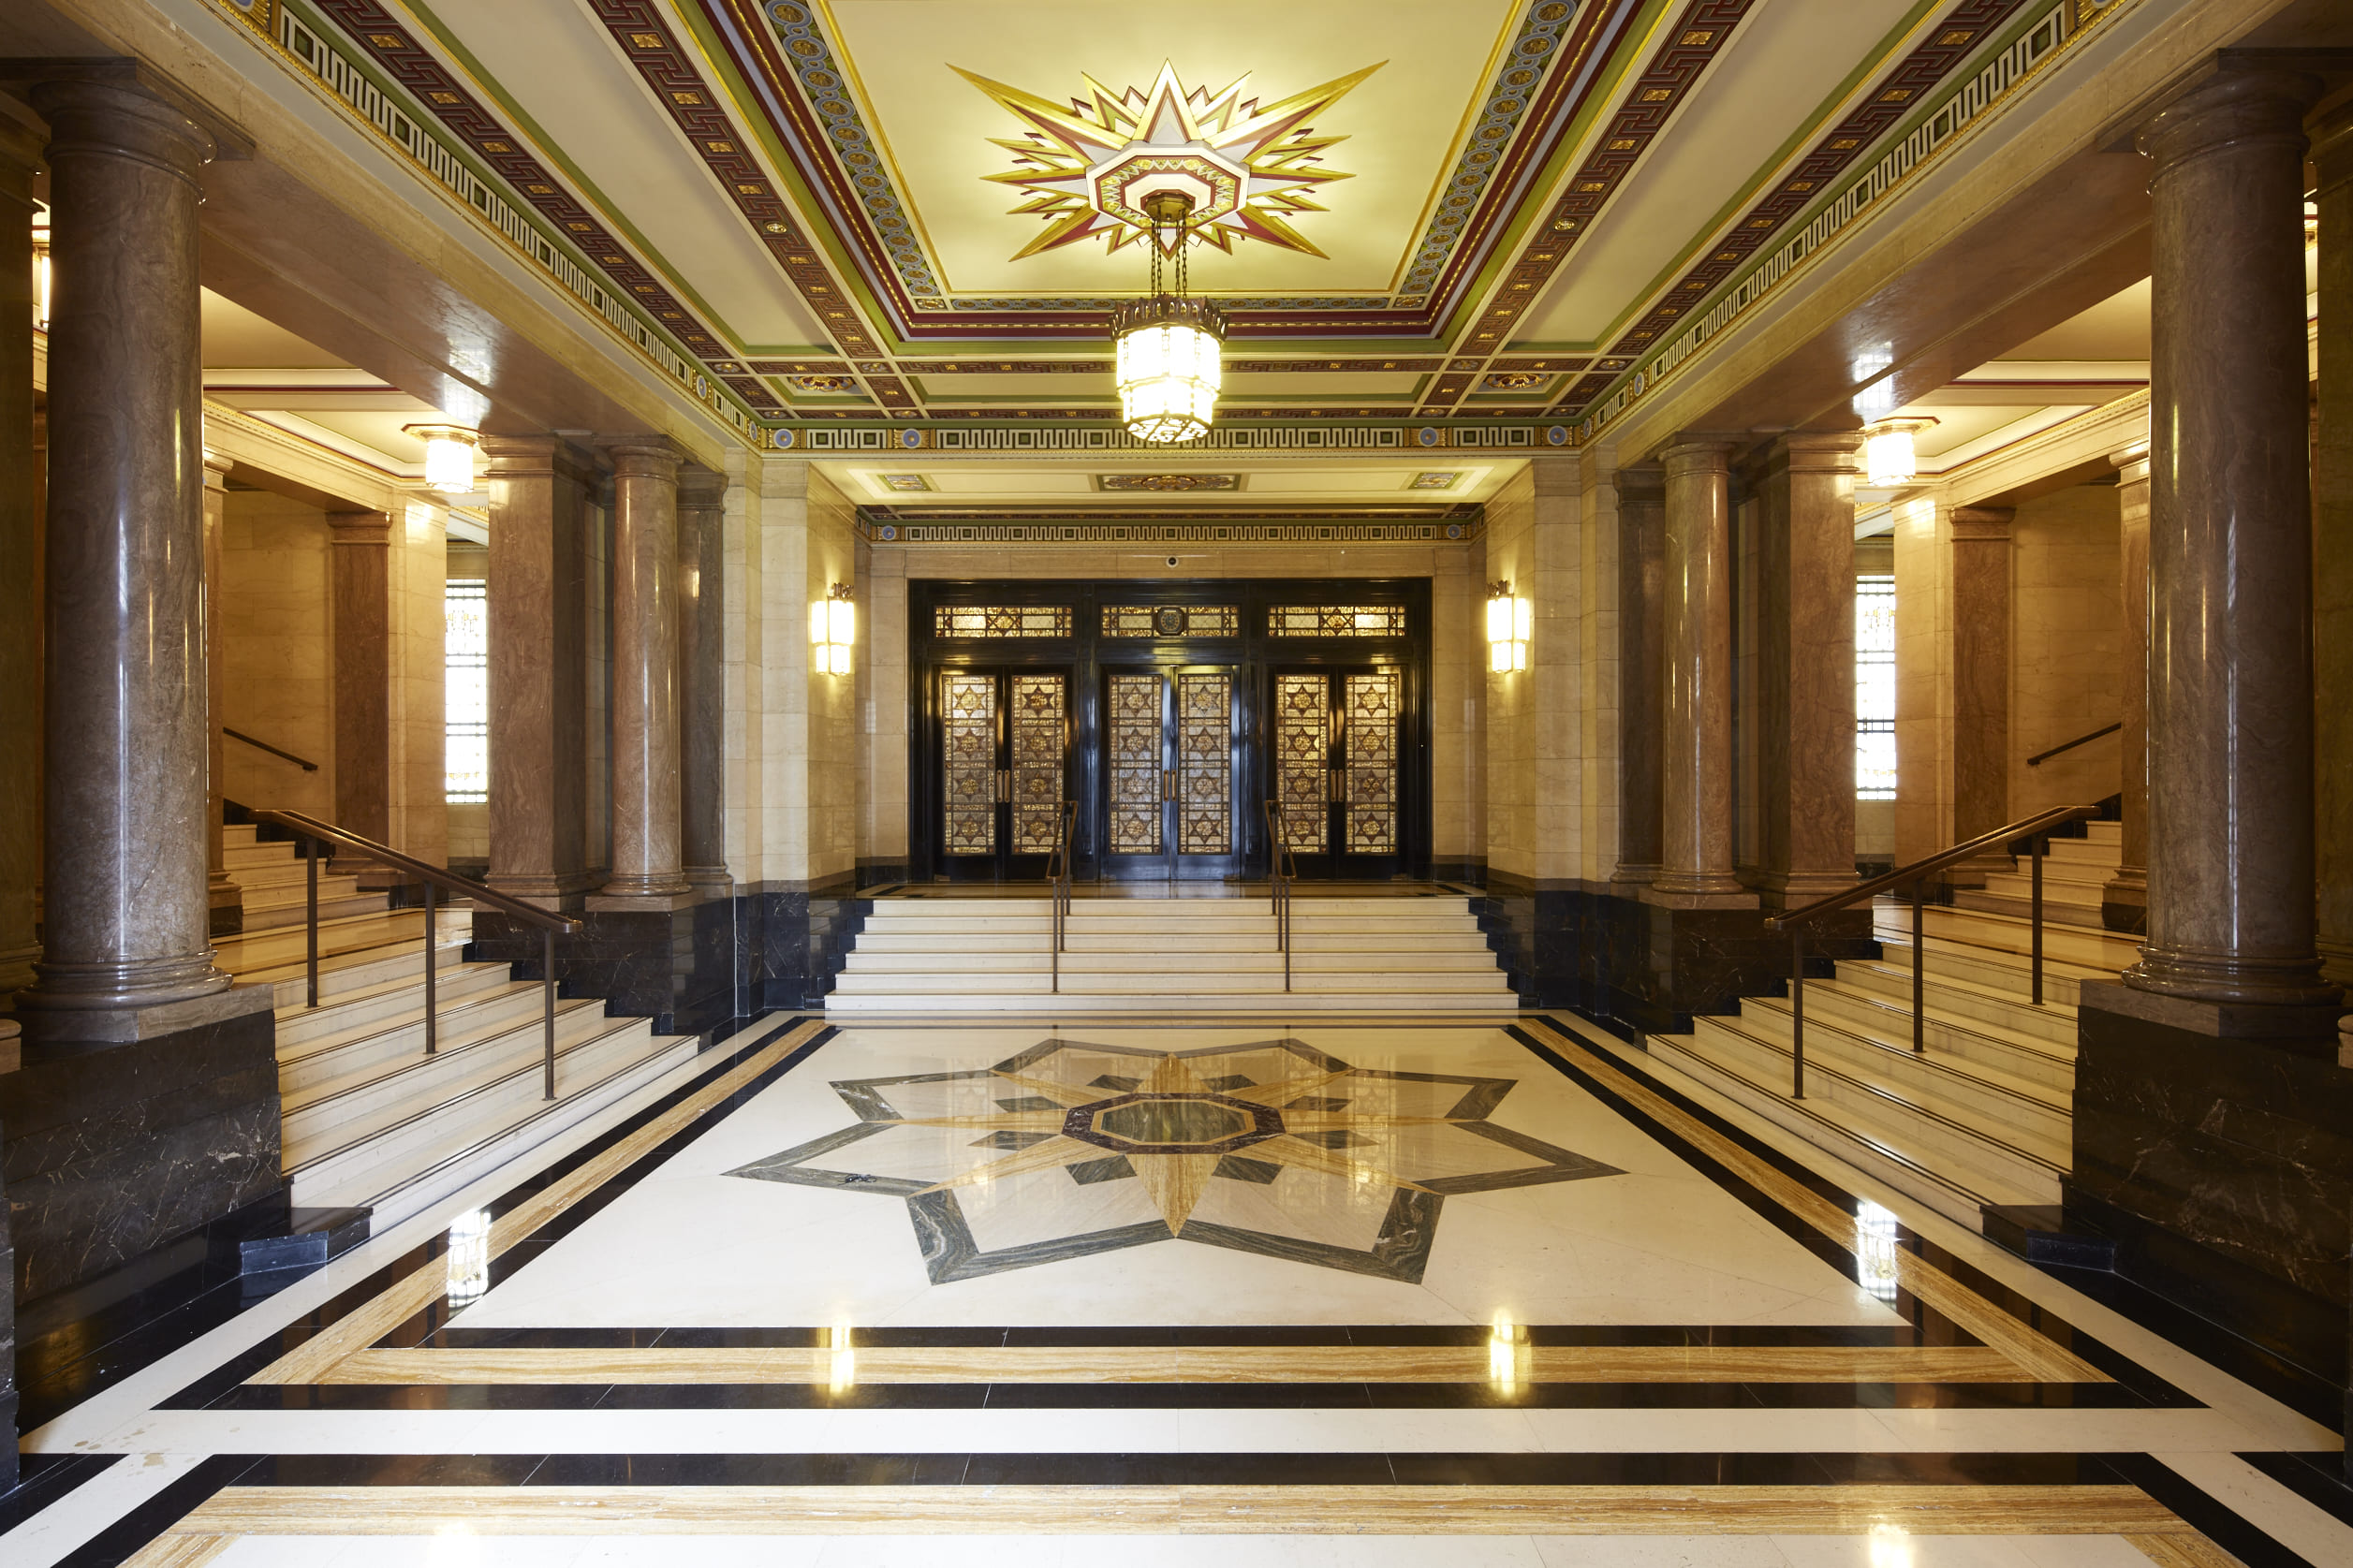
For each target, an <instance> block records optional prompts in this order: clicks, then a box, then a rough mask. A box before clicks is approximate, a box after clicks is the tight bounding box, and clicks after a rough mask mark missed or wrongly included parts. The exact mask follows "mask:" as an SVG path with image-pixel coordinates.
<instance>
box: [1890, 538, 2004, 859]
mask: <svg viewBox="0 0 2353 1568" xmlns="http://www.w3.org/2000/svg"><path fill="white" fill-rule="evenodd" d="M2016 512H2017V508H2015V507H2011V506H1956V507H1954V508H1953V511H1952V842H1953V843H1961V842H1962V841H1963V840H1964V839H1973V838H1975V837H1977V836H1978V834H1979V833H1990V832H1992V831H1993V829H1994V828H1999V827H2001V826H2002V825H2003V824H2004V823H2006V822H2007V821H2009V820H2010V814H2009V803H2010V784H2009V770H2010V520H2011V519H2012V518H2013V517H2014V516H2015V515H2016ZM1897 613H1898V614H1901V613H1902V608H1901V603H1900V601H1899V606H1898V610H1897ZM2010 864H2011V859H2010V857H2009V856H2007V855H2004V854H2001V853H1999V852H1998V851H1997V852H1995V853H1993V854H1988V855H1983V856H1979V857H1978V858H1977V859H1975V860H1967V861H1963V862H1962V863H1961V864H1960V865H1957V866H1955V867H1953V869H1952V872H1951V876H1952V879H1953V881H1955V882H1957V883H1961V884H1963V885H1967V884H1969V883H1971V882H1973V881H1974V882H1976V883H1978V885H1980V886H1981V885H1982V882H1983V878H1984V875H1985V873H1986V872H1995V871H2002V872H2006V871H2008V870H2009V869H2010Z"/></svg>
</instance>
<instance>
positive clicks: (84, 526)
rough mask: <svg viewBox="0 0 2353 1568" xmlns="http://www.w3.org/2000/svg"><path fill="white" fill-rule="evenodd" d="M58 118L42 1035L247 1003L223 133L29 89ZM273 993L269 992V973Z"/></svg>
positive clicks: (157, 103)
mask: <svg viewBox="0 0 2353 1568" xmlns="http://www.w3.org/2000/svg"><path fill="white" fill-rule="evenodd" d="M32 97H33V103H34V106H35V108H36V109H37V110H39V112H40V113H41V114H42V116H43V117H44V118H46V119H47V120H48V121H49V123H50V126H51V139H50V144H49V164H50V176H51V184H50V190H51V210H52V212H53V214H54V216H53V220H52V231H53V236H54V238H53V241H52V245H51V256H52V257H53V259H54V263H55V268H56V274H55V284H54V286H53V290H52V295H51V298H52V301H53V303H52V315H51V326H50V360H49V365H50V383H49V429H50V447H51V457H52V460H53V462H52V466H51V482H50V490H49V518H48V544H47V585H46V586H47V598H46V603H45V615H46V626H47V636H46V638H45V646H46V649H47V668H46V671H45V675H46V681H47V695H46V705H45V728H46V741H47V745H46V756H45V771H46V775H47V776H46V779H45V780H44V788H43V799H44V809H43V819H44V822H45V824H46V828H47V830H46V841H47V842H46V843H45V844H44V846H43V872H44V874H43V878H42V881H43V890H44V898H45V904H44V910H43V930H44V934H45V937H46V945H45V950H44V952H43V954H42V958H41V961H40V963H39V964H38V965H37V970H36V975H37V978H36V979H35V981H34V984H33V986H32V988H31V989H28V990H26V991H23V992H22V993H21V994H20V995H19V997H18V999H17V1005H18V1009H19V1012H20V1015H21V1016H22V1018H24V1020H25V1026H26V1027H25V1032H26V1035H27V1037H28V1038H44V1039H51V1040H61V1041H78V1042H91V1043H99V1042H116V1041H124V1040H135V1039H140V1038H143V1037H146V1036H148V1035H152V1034H157V1033H167V1032H170V1031H174V1030H178V1029H183V1028H187V1027H192V1026H194V1025H197V1024H199V1023H204V1022H208V1021H211V1020H212V1019H213V1018H221V1017H226V1016H228V1015H229V1014H232V1013H239V1012H243V1011H244V1010H245V1008H244V1007H243V1005H240V1004H242V1003H243V1002H244V1001H246V1000H249V999H248V998H245V997H238V998H235V999H231V998H228V997H225V996H223V994H222V993H223V992H225V991H227V989H228V984H229V978H228V975H224V974H223V973H221V972H220V971H219V970H218V969H216V968H214V967H213V950H212V945H211V940H210V935H209V931H208V925H209V919H208V913H207V911H208V901H207V898H206V891H205V888H206V875H205V852H204V846H205V828H204V821H205V814H206V808H207V805H208V803H209V797H210V791H209V784H208V781H207V778H206V773H207V766H206V763H207V754H208V752H209V749H210V748H209V745H208V743H207V739H206V731H207V729H208V727H209V725H210V718H211V715H210V714H209V713H208V711H207V694H206V686H207V680H208V677H207V673H206V669H205V631H204V469H203V450H204V432H203V422H202V417H201V397H202V388H201V385H200V374H199V372H200V365H199V342H198V338H199V332H198V305H197V299H198V282H197V221H196V214H197V202H198V198H199V186H198V183H197V176H198V171H199V169H202V167H203V166H204V164H205V162H206V161H207V160H208V159H209V158H210V157H211V156H212V154H213V151H214V145H213V137H212V136H211V135H210V134H209V133H208V132H207V131H206V130H205V129H203V128H202V127H199V125H196V124H195V123H194V122H193V121H192V120H191V119H190V118H189V116H188V114H187V113H185V112H183V111H182V110H180V109H178V108H176V107H173V106H172V105H169V104H167V103H166V102H164V101H163V100H162V99H161V98H159V97H157V96H155V95H153V94H151V93H149V92H147V91H146V90H144V89H143V88H141V87H140V86H139V85H137V84H135V83H134V82H133V81H128V80H122V79H117V80H106V81H101V80H50V81H41V82H39V83H38V84H37V85H36V86H35V87H34V88H33V90H32ZM259 994H260V996H261V997H262V999H263V1000H264V1004H266V1000H267V996H268V992H267V991H266V989H264V990H262V991H260V993H259Z"/></svg>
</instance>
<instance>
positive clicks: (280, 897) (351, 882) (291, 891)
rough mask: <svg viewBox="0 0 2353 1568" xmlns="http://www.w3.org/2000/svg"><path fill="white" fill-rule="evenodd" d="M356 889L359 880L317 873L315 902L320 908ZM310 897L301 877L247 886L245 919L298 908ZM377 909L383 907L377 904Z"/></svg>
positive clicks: (308, 888)
mask: <svg viewBox="0 0 2353 1568" xmlns="http://www.w3.org/2000/svg"><path fill="white" fill-rule="evenodd" d="M359 890H360V879H359V878H358V877H356V876H350V875H345V876H336V875H334V874H332V873H331V872H319V875H318V902H319V907H320V908H322V909H324V908H325V907H326V906H327V905H328V904H329V903H330V902H331V901H334V900H337V899H347V898H350V897H351V896H352V895H353V894H355V893H357V892H359ZM310 896H311V893H310V882H309V879H308V878H306V877H302V876H294V877H290V878H288V879H287V880H286V881H284V882H256V883H247V884H244V885H243V888H242V898H243V903H244V906H245V915H246V916H247V917H248V918H251V917H252V916H253V913H254V911H256V910H257V909H301V907H302V906H303V905H304V904H305V903H307V902H309V901H310ZM383 896H384V895H383V894H381V893H378V894H376V895H375V897H376V898H378V899H381V898H383ZM377 907H378V908H381V907H383V906H382V905H381V904H379V905H378V906H377Z"/></svg>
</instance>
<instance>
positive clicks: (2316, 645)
mask: <svg viewBox="0 0 2353 1568" xmlns="http://www.w3.org/2000/svg"><path fill="white" fill-rule="evenodd" d="M2311 129H2312V161H2313V165H2314V167H2315V168H2316V169H2317V170H2318V171H2319V176H2320V179H2319V185H2318V188H2317V189H2316V191H2315V193H2314V196H2315V201H2316V205H2317V206H2318V208H2319V211H2320V322H2319V328H2320V385H2319V416H2320V418H2319V429H2318V431H2317V432H2316V434H2315V439H2314V442H2313V450H2312V483H2313V492H2314V503H2315V505H2314V508H2313V512H2314V521H2315V522H2316V525H2317V530H2318V532H2317V535H2316V538H2315V540H2314V545H2315V549H2314V551H2313V565H2314V569H2313V606H2312V610H2313V649H2314V656H2315V664H2316V676H2317V681H2318V690H2319V691H2321V692H2323V693H2342V692H2346V691H2353V96H2347V97H2343V98H2341V99H2340V100H2339V101H2338V102H2336V103H2334V104H2332V105H2331V106H2329V107H2328V108H2327V109H2325V110H2322V111H2321V113H2320V114H2319V115H2317V116H2316V118H2315V119H2314V121H2313V124H2312V127H2311ZM2316 718H2317V728H2316V732H2315V735H2314V741H2315V748H2316V760H2317V765H2318V767H2317V772H2318V780H2319V799H2318V801H2317V806H2318V822H2317V845H2316V847H2317V850H2318V858H2317V869H2318V872H2319V881H2320V932H2319V942H2318V945H2319V948H2320V958H2321V963H2322V966H2323V968H2324V970H2325V971H2326V972H2327V974H2328V975H2329V977H2330V978H2331V979H2332V980H2336V981H2339V982H2341V983H2342V982H2353V704H2349V703H2346V702H2342V701H2327V700H2323V701H2322V702H2321V703H2320V704H2319V708H2318V712H2317V715H2316Z"/></svg>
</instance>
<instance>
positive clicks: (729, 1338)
mask: <svg viewBox="0 0 2353 1568" xmlns="http://www.w3.org/2000/svg"><path fill="white" fill-rule="evenodd" d="M835 1332H836V1330H835V1329H833V1328H831V1327H827V1326H816V1327H801V1326H787V1327H778V1328H441V1329H437V1330H435V1331H434V1334H433V1335H432V1337H431V1338H430V1339H428V1340H427V1341H425V1344H426V1345H427V1346H428V1347H430V1348H432V1349H434V1350H650V1349H653V1348H654V1347H655V1346H659V1347H661V1348H663V1349H665V1350H831V1349H835V1348H838V1347H837V1346H836V1345H835V1342H834V1341H833V1339H832V1336H833V1334H834V1333H835ZM1518 1332H1519V1334H1520V1335H1521V1336H1522V1338H1523V1339H1524V1340H1525V1341H1526V1342H1527V1343H1529V1344H1532V1345H1587V1346H1607V1347H1613V1348H1615V1347H1626V1346H1636V1347H1640V1346H1663V1347H1669V1348H1684V1347H1690V1346H1700V1345H1715V1346H1741V1347H1744V1348H1751V1349H1771V1350H1783V1349H1788V1348H1791V1347H1793V1346H1820V1347H1826V1348H1831V1349H1840V1350H1854V1349H1864V1348H1871V1347H1875V1346H1889V1347H1894V1348H1898V1349H1908V1348H1910V1347H1912V1346H1915V1345H1917V1344H1919V1332H1918V1330H1916V1329H1913V1328H1908V1327H1906V1328H1884V1327H1878V1326H1873V1325H1870V1324H1755V1323H1732V1324H1719V1325H1706V1324H1699V1325H1685V1324H1671V1323H1669V1324H1585V1323H1567V1324H1550V1323H1532V1324H1523V1325H1521V1326H1520V1327H1519V1329H1518ZM855 1334H856V1341H855V1343H854V1344H853V1346H852V1347H851V1348H853V1349H857V1350H918V1349H924V1350H929V1349H940V1350H997V1349H1003V1348H1007V1347H1011V1346H1037V1347H1041V1348H1048V1349H1095V1348H1101V1347H1113V1348H1122V1349H1126V1348H1135V1347H1140V1346H1141V1347H1157V1346H1169V1347H1171V1348H1179V1349H1182V1348H1187V1347H1198V1346H1213V1345H1241V1346H1250V1347H1265V1346H1275V1347H1280V1346H1284V1345H1301V1346H1337V1345H1360V1346H1371V1347H1377V1348H1383V1349H1432V1348H1445V1347H1449V1346H1452V1347H1456V1348H1467V1349H1481V1348H1484V1347H1485V1346H1487V1345H1488V1344H1490V1343H1492V1342H1493V1338H1494V1330H1493V1329H1492V1328H1490V1327H1489V1326H1486V1325H1485V1324H1449V1323H1375V1324H1350V1325H1339V1324H1296V1325H1294V1324H1238V1325H1228V1324H1139V1325H1134V1326H1127V1325H1116V1326H1099V1327H1098V1326H1066V1325H1060V1324H1040V1325H1018V1326H1006V1327H961V1326H959V1327H931V1326H878V1327H871V1328H870V1327H867V1326H864V1325H860V1326H858V1327H857V1329H856V1330H855Z"/></svg>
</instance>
